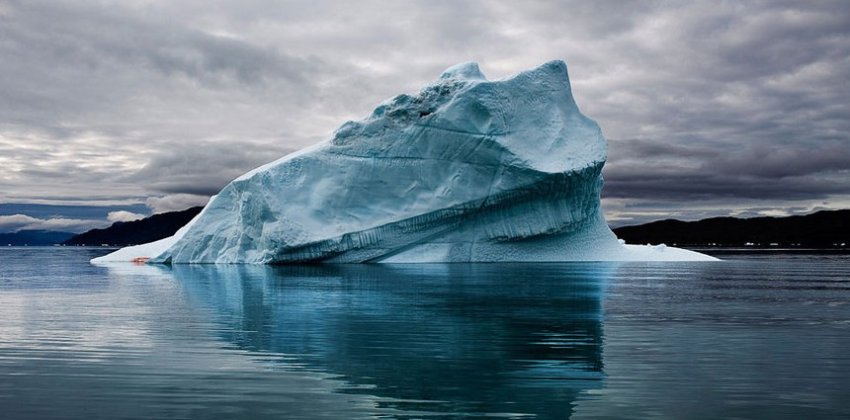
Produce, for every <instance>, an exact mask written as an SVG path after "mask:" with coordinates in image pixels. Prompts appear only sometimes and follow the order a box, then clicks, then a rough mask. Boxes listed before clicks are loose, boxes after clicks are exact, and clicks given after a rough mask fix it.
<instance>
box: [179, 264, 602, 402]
mask: <svg viewBox="0 0 850 420" xmlns="http://www.w3.org/2000/svg"><path fill="white" fill-rule="evenodd" d="M613 269H614V266H613V265H606V264H571V265H563V266H561V267H559V269H558V270H553V269H552V267H551V266H547V265H542V266H541V265H528V264H491V265H465V264H464V265H433V264H432V265H416V266H411V265H404V266H374V265H368V266H364V265H344V266H302V267H293V266H282V267H275V266H214V265H200V266H195V265H190V266H187V265H179V266H175V267H173V268H172V269H164V270H169V271H171V272H172V273H173V275H174V277H175V278H176V280H177V282H178V284H179V286H180V287H182V288H183V290H185V293H186V295H187V298H188V300H189V301H190V302H192V303H193V304H196V305H200V306H201V307H203V308H206V309H207V310H208V311H209V313H210V314H211V316H212V317H213V319H214V322H216V323H219V324H221V328H220V329H219V330H218V334H219V335H220V338H221V339H222V340H224V341H225V342H226V343H229V345H232V346H234V347H236V348H238V349H241V350H249V351H252V352H262V353H273V354H280V355H284V356H285V357H284V358H283V359H282V360H285V361H286V363H289V364H293V365H296V366H300V367H303V368H304V369H306V370H308V371H319V372H322V373H328V374H331V375H333V377H334V379H336V380H339V381H341V383H342V384H344V385H342V386H341V387H340V388H339V389H338V390H336V392H342V393H350V394H366V395H371V396H373V397H377V398H378V399H377V400H376V401H377V402H376V408H386V409H390V410H391V411H393V412H396V414H399V413H398V410H401V411H403V412H409V413H410V414H411V415H414V414H418V415H427V414H430V415H435V414H447V415H449V414H452V415H456V414H466V415H473V416H475V415H497V414H501V415H517V414H520V415H521V414H536V415H538V416H542V417H543V418H546V417H559V418H563V417H567V416H569V414H570V412H571V410H572V405H573V402H574V400H575V398H576V396H577V395H578V394H579V393H581V392H582V391H584V390H588V389H595V388H600V387H601V386H602V378H603V363H602V342H603V338H602V326H601V303H600V302H601V293H602V287H603V283H604V282H605V278H606V277H607V276H608V275H609V272H610V271H611V270H613Z"/></svg>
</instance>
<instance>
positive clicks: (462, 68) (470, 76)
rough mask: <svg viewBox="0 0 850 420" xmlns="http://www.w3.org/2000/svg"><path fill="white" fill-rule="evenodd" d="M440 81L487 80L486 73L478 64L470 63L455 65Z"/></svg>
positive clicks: (444, 73)
mask: <svg viewBox="0 0 850 420" xmlns="http://www.w3.org/2000/svg"><path fill="white" fill-rule="evenodd" d="M440 79H457V80H487V78H486V77H484V73H482V72H481V69H480V68H478V63H476V62H474V61H469V62H466V63H460V64H455V65H454V66H451V67H449V68H447V69H446V70H445V71H444V72H443V73H442V74H440Z"/></svg>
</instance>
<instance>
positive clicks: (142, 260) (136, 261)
mask: <svg viewBox="0 0 850 420" xmlns="http://www.w3.org/2000/svg"><path fill="white" fill-rule="evenodd" d="M150 259H151V257H136V258H133V259H132V261H133V264H145V263H147V262H148V261H149V260H150Z"/></svg>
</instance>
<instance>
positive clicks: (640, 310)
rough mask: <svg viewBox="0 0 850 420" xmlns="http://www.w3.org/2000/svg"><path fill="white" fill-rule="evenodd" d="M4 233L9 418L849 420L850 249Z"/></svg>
mask: <svg viewBox="0 0 850 420" xmlns="http://www.w3.org/2000/svg"><path fill="white" fill-rule="evenodd" d="M105 252H106V250H104V249H83V248H5V249H3V248H0V417H2V418H3V419H29V418H32V419H50V418H75V419H77V418H79V419H91V418H104V419H121V418H133V419H135V418H251V419H254V418H310V419H313V418H331V419H358V418H403V419H414V418H417V419H418V418H425V419H441V418H557V419H566V418H573V419H581V418H641V419H643V418H706V419H708V418H772V419H776V418H789V419H791V418H793V419H797V418H850V379H848V376H850V274H848V273H850V258H848V256H847V255H840V254H839V255H830V254H823V255H814V254H799V253H797V254H787V255H786V254H781V253H772V254H746V253H743V254H735V253H727V254H726V255H724V256H723V257H724V258H727V260H726V261H723V262H720V263H676V264H660V263H652V264H649V263H638V264H635V263H629V264H599V263H580V264H479V265H474V264H473V265H467V264H455V265H401V266H381V265H355V266H306V267H239V266H225V267H215V266H192V267H184V266H177V267H174V268H167V267H156V266H133V265H123V266H114V267H95V266H91V265H90V264H89V263H88V260H89V258H92V257H95V256H98V255H101V254H103V253H105Z"/></svg>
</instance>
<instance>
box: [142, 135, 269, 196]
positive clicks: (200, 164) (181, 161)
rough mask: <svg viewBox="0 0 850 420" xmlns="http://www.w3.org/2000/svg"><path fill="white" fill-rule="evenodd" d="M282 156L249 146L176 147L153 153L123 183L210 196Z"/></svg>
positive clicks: (161, 191) (177, 192) (161, 190)
mask: <svg viewBox="0 0 850 420" xmlns="http://www.w3.org/2000/svg"><path fill="white" fill-rule="evenodd" d="M283 154H285V151H282V150H269V149H267V148H265V147H258V146H253V147H251V146H250V145H247V146H243V147H240V148H238V149H233V148H232V147H230V146H229V145H223V144H215V143H212V144H207V145H203V146H201V147H196V146H195V145H193V146H190V147H179V146H177V147H175V148H173V149H169V150H167V151H161V152H158V153H155V154H154V155H153V156H152V157H151V158H150V160H149V161H148V163H147V164H146V165H145V166H144V167H143V168H142V169H141V170H139V171H138V172H135V173H133V174H131V175H129V176H128V177H127V179H125V181H127V182H135V183H144V184H145V186H146V187H147V188H148V189H150V190H152V191H156V192H160V193H166V194H194V195H213V194H215V193H217V192H218V191H219V190H220V189H221V188H222V187H224V186H225V185H226V184H227V183H228V182H230V181H232V180H233V179H235V178H237V177H238V176H240V175H242V174H243V173H245V172H246V171H248V170H249V169H251V168H255V167H257V166H260V165H262V164H265V163H268V162H271V161H273V160H275V159H277V158H279V157H280V156H281V155H283ZM211 168H216V170H214V171H213V170H211Z"/></svg>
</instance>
